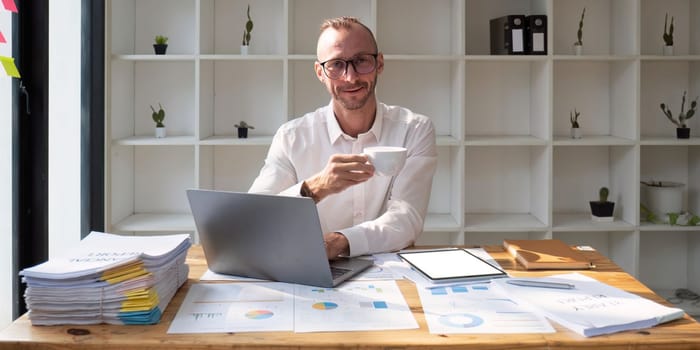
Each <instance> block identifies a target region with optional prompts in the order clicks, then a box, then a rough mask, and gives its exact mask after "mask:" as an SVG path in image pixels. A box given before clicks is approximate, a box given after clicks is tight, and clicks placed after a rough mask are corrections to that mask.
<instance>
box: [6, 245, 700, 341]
mask: <svg viewBox="0 0 700 350" xmlns="http://www.w3.org/2000/svg"><path fill="white" fill-rule="evenodd" d="M486 249H487V250H488V251H489V252H490V253H491V255H492V256H493V257H494V258H495V259H496V260H497V261H498V263H499V264H501V266H503V267H504V268H505V269H506V270H507V271H508V272H509V273H510V274H511V275H512V276H517V277H522V276H544V275H551V274H554V273H568V272H571V271H556V272H555V271H536V272H533V271H525V270H524V269H523V268H522V267H521V266H519V265H517V264H516V263H515V261H514V260H513V259H512V258H511V257H510V256H509V255H508V254H507V253H506V252H504V251H503V250H502V248H501V247H497V246H493V247H486ZM583 253H584V254H586V256H588V257H589V258H590V259H591V260H592V261H593V262H594V263H595V264H596V268H595V269H593V270H582V271H579V272H581V273H582V274H585V275H588V276H591V277H593V278H596V279H598V280H600V281H602V282H605V283H608V284H610V285H613V286H615V287H618V288H621V289H624V290H627V291H629V292H632V293H635V294H638V295H640V296H643V297H645V298H649V299H652V300H654V301H657V302H660V303H663V304H666V305H670V304H669V303H668V302H666V301H665V300H664V299H662V298H661V297H659V296H658V295H656V294H654V292H652V291H651V290H650V289H649V288H647V287H645V286H644V285H643V284H641V283H640V282H639V281H637V280H636V279H635V278H633V277H632V276H631V275H629V274H627V273H625V272H623V271H622V270H621V269H620V268H619V267H618V266H617V265H615V264H614V263H613V262H612V261H610V260H609V259H607V258H605V257H604V256H602V255H600V254H598V253H597V252H583ZM187 263H188V264H189V265H190V279H189V280H188V281H187V282H186V283H185V285H183V286H182V287H181V288H180V290H179V291H178V293H177V294H176V295H175V297H174V298H173V300H172V301H171V302H170V305H169V306H168V307H167V309H166V310H165V312H164V313H163V317H162V320H161V322H160V323H159V324H157V325H149V326H112V325H93V326H48V327H47V326H32V325H31V323H30V321H29V318H28V317H27V315H24V316H22V317H20V318H19V319H17V320H16V321H15V322H13V323H12V324H11V325H10V326H8V327H7V328H5V329H4V330H2V331H0V349H3V350H4V349H146V350H148V349H153V350H155V349H160V350H164V349H167V350H174V349H250V348H255V349H273V348H274V349H302V348H317V349H359V348H362V349H414V348H430V349H433V348H442V349H466V348H468V349H494V350H495V349H499V350H502V349H581V348H592V349H596V350H607V349H659V350H661V349H663V350H666V349H700V324H698V323H697V322H695V320H693V319H692V318H690V317H688V316H687V315H686V316H685V317H684V318H683V319H680V320H676V321H673V322H670V323H667V324H664V325H660V326H657V327H654V328H650V329H645V330H643V331H628V332H622V333H617V334H612V335H605V336H599V337H593V338H585V337H582V336H579V335H578V334H576V333H573V332H571V331H569V330H566V329H564V328H562V327H560V326H559V325H557V324H554V323H553V325H554V327H555V328H556V329H557V332H556V333H554V334H483V335H462V334H430V333H429V331H428V327H427V324H426V321H425V317H424V315H423V309H422V307H421V304H420V299H419V297H418V293H417V291H416V289H415V286H414V284H413V283H412V282H409V281H405V280H399V281H397V283H398V285H399V287H400V288H401V291H402V293H403V295H404V297H405V298H406V302H407V303H408V305H409V306H410V308H411V310H412V311H413V313H414V316H415V318H416V320H417V322H418V324H419V326H420V328H419V329H412V330H398V331H396V330H395V331H363V332H321V333H300V334H296V333H294V332H251V333H215V334H173V335H171V334H167V333H166V332H167V329H168V327H169V326H170V322H171V321H172V319H173V317H174V316H175V314H176V313H177V310H178V309H179V307H180V304H181V303H182V301H183V299H184V297H185V295H186V293H187V290H188V289H189V287H190V286H191V285H192V283H196V282H197V281H198V279H199V277H200V276H201V275H202V274H203V273H204V271H205V270H206V262H205V260H204V254H203V252H202V248H201V247H200V246H194V247H192V248H191V249H190V252H189V255H188V258H187Z"/></svg>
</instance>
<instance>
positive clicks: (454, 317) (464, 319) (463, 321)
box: [439, 314, 484, 328]
mask: <svg viewBox="0 0 700 350" xmlns="http://www.w3.org/2000/svg"><path fill="white" fill-rule="evenodd" d="M439 320H440V323H442V324H443V325H445V326H448V327H456V328H471V327H478V326H480V325H481V324H483V323H484V320H483V319H482V318H481V317H479V316H476V315H472V314H447V315H442V316H440V318H439Z"/></svg>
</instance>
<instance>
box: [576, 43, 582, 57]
mask: <svg viewBox="0 0 700 350" xmlns="http://www.w3.org/2000/svg"><path fill="white" fill-rule="evenodd" d="M582 54H583V45H574V55H576V56H581V55H582Z"/></svg>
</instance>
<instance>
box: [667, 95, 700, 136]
mask: <svg viewBox="0 0 700 350" xmlns="http://www.w3.org/2000/svg"><path fill="white" fill-rule="evenodd" d="M686 94H687V91H683V99H682V100H681V112H680V113H679V114H678V119H675V118H673V114H672V113H671V109H670V108H668V107H667V106H666V104H665V103H661V105H660V106H661V110H662V111H663V112H664V114H665V115H666V118H668V120H670V121H671V122H672V123H673V124H676V126H677V127H679V128H687V127H688V126H687V125H686V123H685V122H686V121H687V120H688V119H690V118H692V117H693V116H694V115H695V109H696V108H697V107H698V98H697V97H695V99H694V100H693V102H691V103H690V108H688V112H685V97H686Z"/></svg>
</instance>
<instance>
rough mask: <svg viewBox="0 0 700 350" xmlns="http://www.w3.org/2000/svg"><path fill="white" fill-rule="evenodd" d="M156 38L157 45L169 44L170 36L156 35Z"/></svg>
mask: <svg viewBox="0 0 700 350" xmlns="http://www.w3.org/2000/svg"><path fill="white" fill-rule="evenodd" d="M154 40H155V42H156V45H167V44H168V37H167V36H162V35H156V38H155V39H154Z"/></svg>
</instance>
